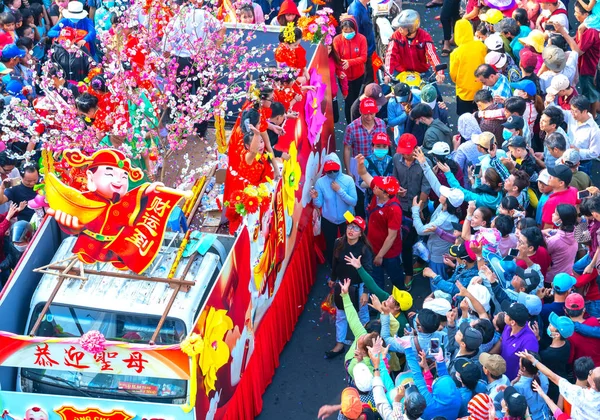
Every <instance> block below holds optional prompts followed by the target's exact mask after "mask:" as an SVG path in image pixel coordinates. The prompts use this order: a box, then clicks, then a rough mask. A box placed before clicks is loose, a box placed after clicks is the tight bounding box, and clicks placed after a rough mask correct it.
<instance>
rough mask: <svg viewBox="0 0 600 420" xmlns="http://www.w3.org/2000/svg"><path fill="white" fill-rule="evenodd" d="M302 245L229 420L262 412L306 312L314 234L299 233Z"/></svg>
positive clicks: (229, 410)
mask: <svg viewBox="0 0 600 420" xmlns="http://www.w3.org/2000/svg"><path fill="white" fill-rule="evenodd" d="M299 235H301V238H300V241H299V243H298V245H297V247H296V249H295V250H294V253H293V255H292V257H291V260H290V264H289V265H288V267H287V269H286V273H285V275H284V277H283V280H282V282H281V286H280V288H279V291H278V292H277V294H276V295H275V299H274V300H273V304H272V305H271V308H269V310H268V311H267V313H266V314H265V317H264V318H263V320H262V321H261V323H260V326H259V328H258V330H257V331H256V335H255V339H254V353H253V355H252V358H251V359H250V362H249V363H248V366H247V367H246V371H245V372H244V375H243V376H242V379H241V381H240V383H239V384H238V386H237V388H236V391H235V394H234V395H233V398H231V400H230V401H229V403H228V405H227V412H226V414H225V417H224V419H226V420H245V419H248V420H251V419H254V418H255V417H256V416H257V415H258V414H259V413H260V412H261V410H262V404H263V402H262V395H263V393H264V392H265V390H266V389H267V386H269V384H270V383H271V380H272V378H273V375H274V374H275V369H276V368H277V367H278V366H279V354H280V353H281V351H282V350H283V348H284V347H285V345H286V343H287V342H288V341H289V339H290V338H291V337H292V332H293V331H294V328H295V326H296V322H297V321H298V317H299V316H300V314H301V313H302V311H303V310H304V305H305V304H306V300H307V299H308V294H309V293H310V289H311V287H312V285H313V283H314V281H315V277H316V276H315V273H316V269H317V263H316V257H315V253H314V249H313V248H314V242H315V241H314V239H315V238H314V236H313V234H312V231H310V230H307V231H304V232H299Z"/></svg>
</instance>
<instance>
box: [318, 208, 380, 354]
mask: <svg viewBox="0 0 600 420" xmlns="http://www.w3.org/2000/svg"><path fill="white" fill-rule="evenodd" d="M366 227H367V224H366V222H365V221H364V220H363V219H362V218H361V217H358V216H356V217H354V220H353V221H352V222H351V223H348V226H347V227H346V234H345V235H344V236H342V237H340V238H338V239H337V240H336V241H335V245H334V249H333V259H332V263H331V278H330V279H329V282H328V284H329V287H332V288H333V289H334V302H335V304H336V307H337V311H336V315H335V339H336V344H335V346H334V347H333V349H331V350H330V351H327V352H325V358H326V359H332V358H334V357H336V356H339V355H340V354H342V353H343V352H344V342H345V341H346V334H347V332H348V321H347V320H346V313H345V312H344V305H343V303H342V299H341V296H340V291H341V286H340V282H342V281H344V280H345V279H350V281H351V286H350V289H349V295H350V300H352V304H353V305H354V307H355V308H356V309H357V312H358V316H359V318H360V320H361V322H362V323H363V325H364V324H366V323H367V322H369V308H368V306H367V303H368V301H369V296H368V295H367V294H366V293H365V288H364V283H363V281H362V280H361V278H360V276H359V274H358V270H357V269H356V268H354V267H353V266H351V265H349V264H347V263H346V259H345V258H346V257H356V258H359V257H360V259H361V262H362V266H363V267H364V269H365V270H366V271H367V272H368V273H369V274H371V271H372V270H373V248H372V247H371V244H370V243H369V241H368V240H367V236H366V235H365V229H366Z"/></svg>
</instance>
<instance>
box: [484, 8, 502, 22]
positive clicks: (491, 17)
mask: <svg viewBox="0 0 600 420" xmlns="http://www.w3.org/2000/svg"><path fill="white" fill-rule="evenodd" d="M479 19H480V20H482V21H483V22H487V23H490V24H492V25H495V24H496V23H498V22H500V21H501V20H502V19H504V15H503V14H502V12H501V11H500V10H498V9H488V11H487V12H485V13H482V14H481V15H479Z"/></svg>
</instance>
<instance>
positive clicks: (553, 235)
mask: <svg viewBox="0 0 600 420" xmlns="http://www.w3.org/2000/svg"><path fill="white" fill-rule="evenodd" d="M552 223H554V226H556V227H557V229H546V230H543V231H542V233H543V235H544V237H545V238H546V245H547V247H546V248H547V249H548V255H550V260H551V261H552V265H551V266H550V268H549V269H548V274H547V275H546V279H545V282H546V283H552V280H553V279H554V276H556V275H557V274H558V273H571V271H572V270H573V262H574V261H575V256H576V255H577V250H578V249H579V244H578V243H577V240H576V239H575V225H576V224H577V209H576V208H575V206H573V205H572V204H559V205H558V206H556V210H555V211H554V214H552Z"/></svg>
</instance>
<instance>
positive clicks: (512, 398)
mask: <svg viewBox="0 0 600 420" xmlns="http://www.w3.org/2000/svg"><path fill="white" fill-rule="evenodd" d="M504 401H506V408H508V415H509V416H510V417H521V418H525V413H526V412H527V400H526V399H525V396H523V395H521V394H519V393H518V392H517V390H516V388H515V387H514V386H509V387H507V388H506V389H505V390H504Z"/></svg>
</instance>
